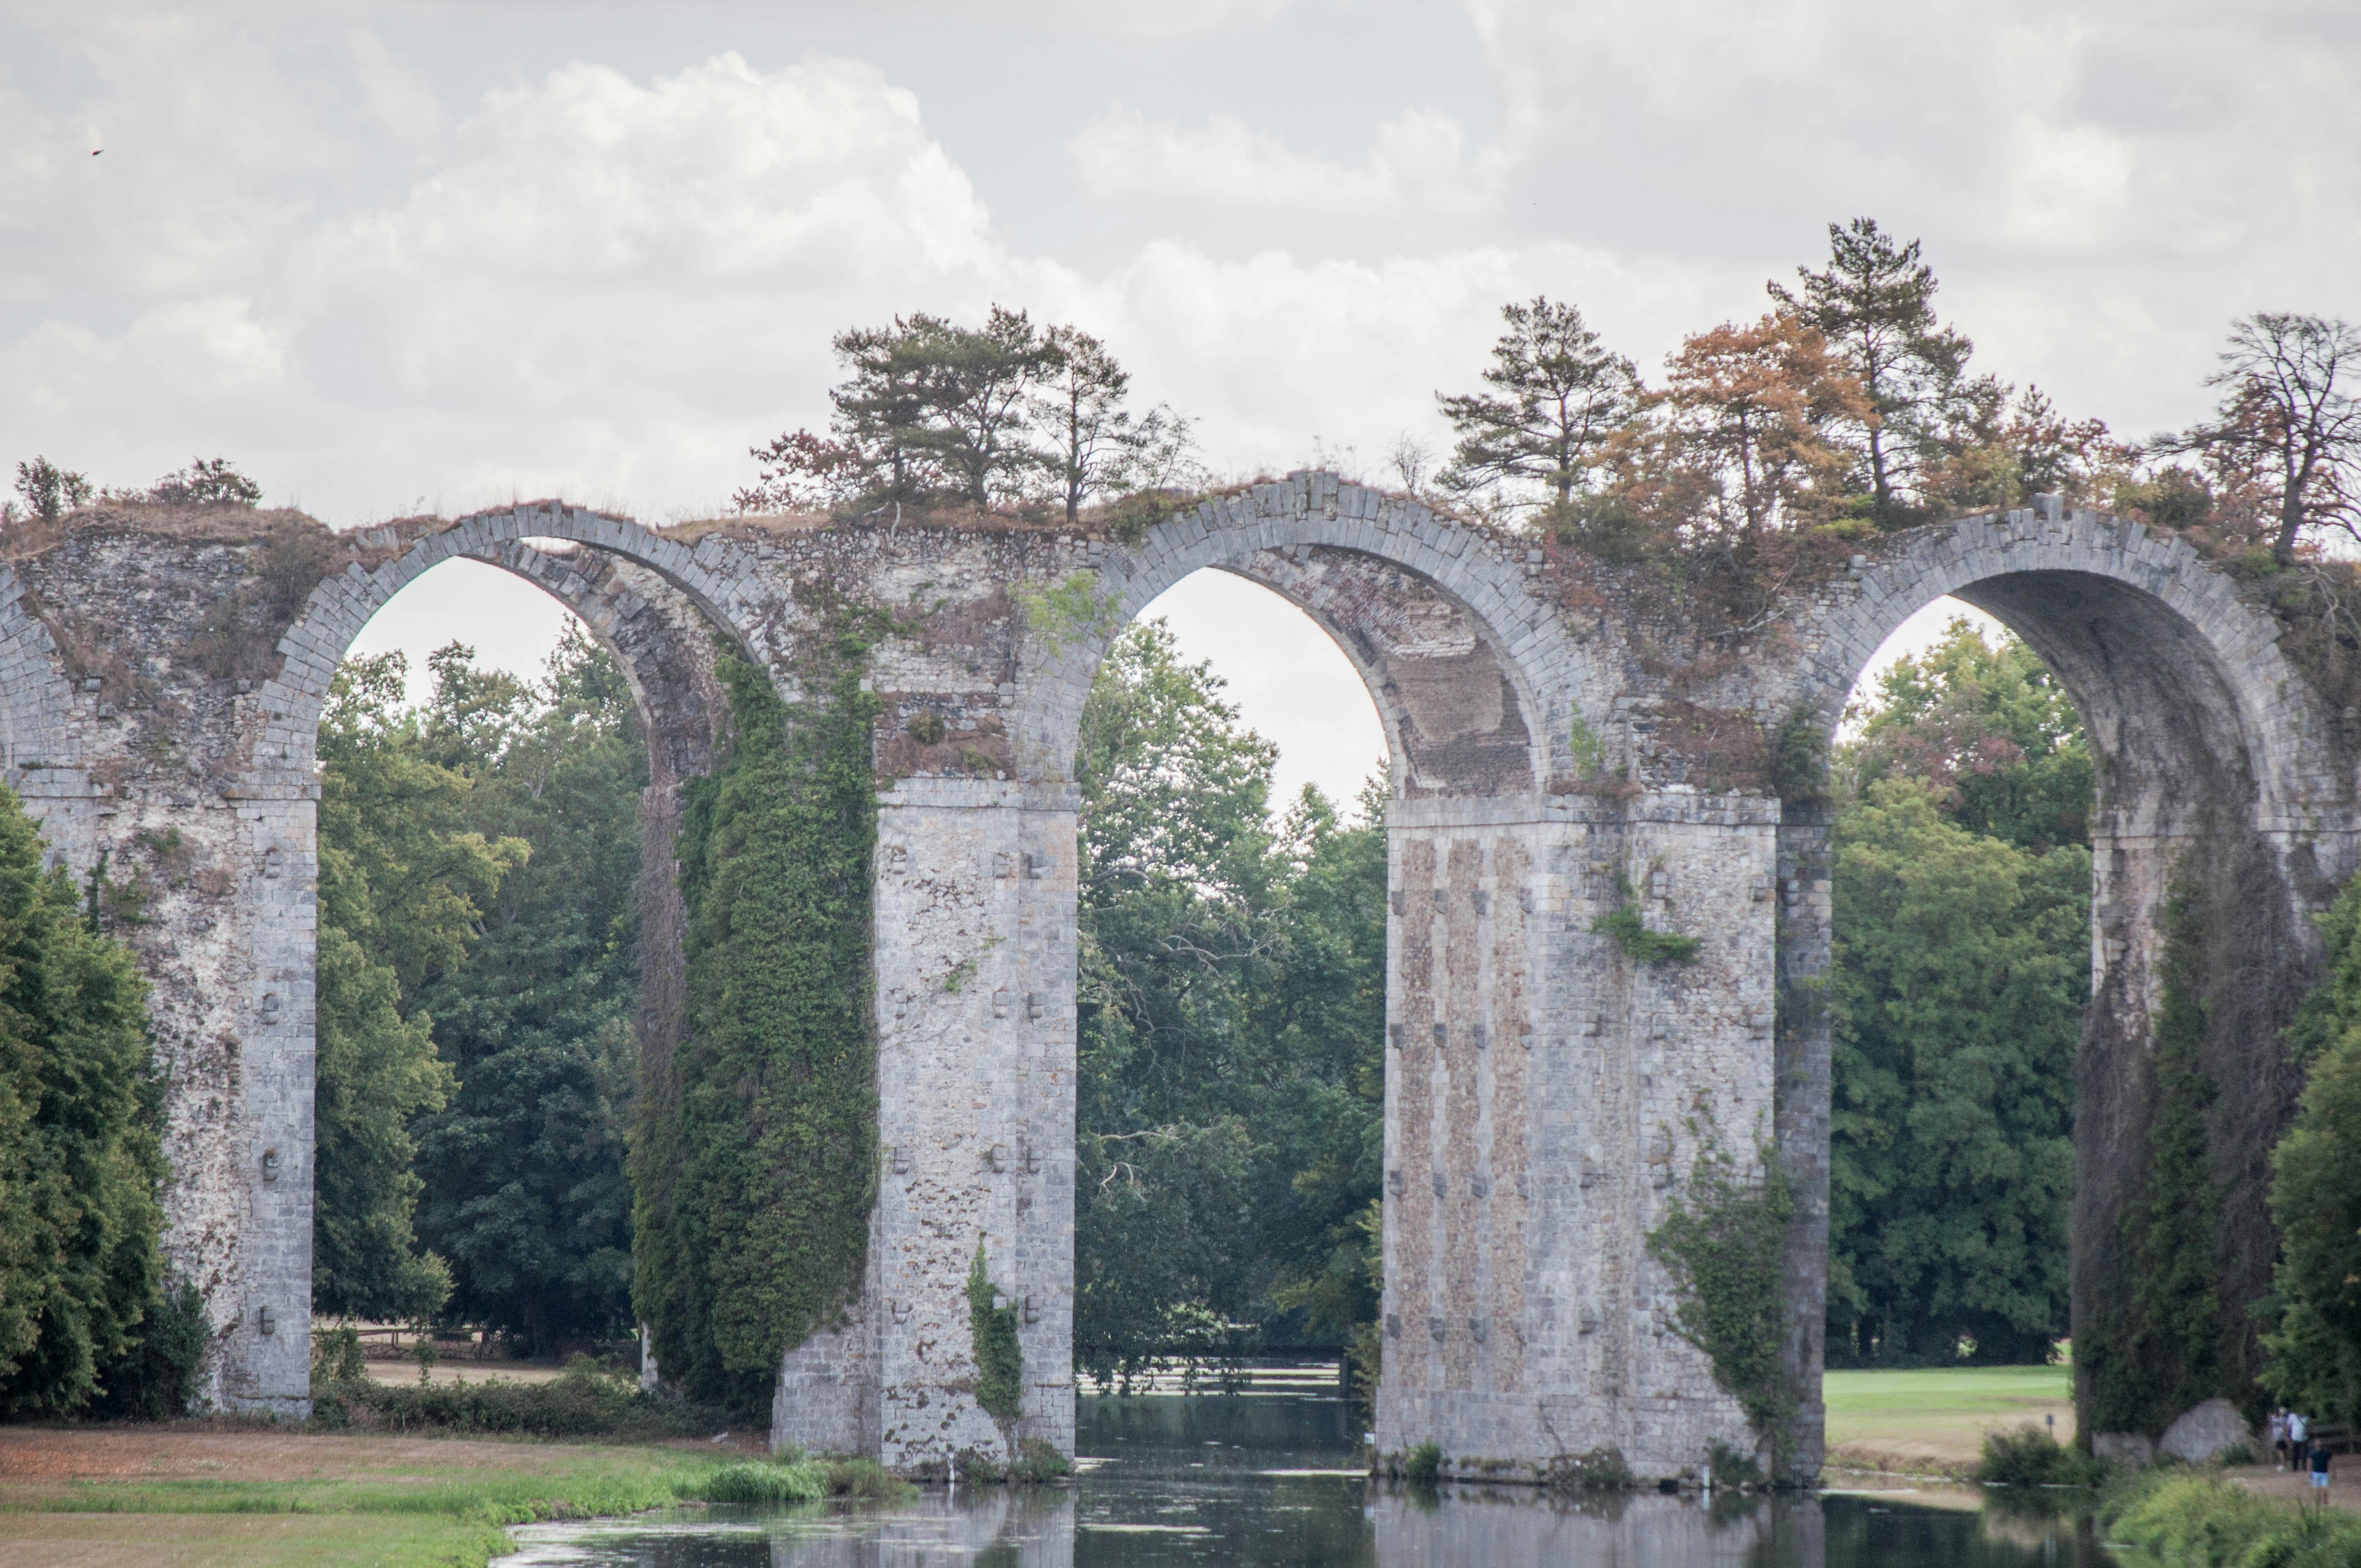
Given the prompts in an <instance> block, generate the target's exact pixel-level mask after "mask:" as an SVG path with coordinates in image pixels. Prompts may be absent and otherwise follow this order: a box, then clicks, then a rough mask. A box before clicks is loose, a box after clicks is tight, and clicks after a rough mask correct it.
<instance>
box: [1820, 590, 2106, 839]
mask: <svg viewBox="0 0 2361 1568" xmlns="http://www.w3.org/2000/svg"><path fill="white" fill-rule="evenodd" d="M1849 717H1850V718H1851V719H1852V720H1853V721H1855V722H1857V723H1858V724H1859V725H1860V730H1859V733H1858V735H1857V737H1856V738H1855V739H1854V740H1852V741H1851V742H1850V744H1849V745H1847V746H1846V747H1845V748H1844V751H1843V754H1842V757H1841V758H1840V766H1841V769H1842V772H1843V773H1845V774H1846V782H1847V784H1848V786H1849V787H1850V789H1851V790H1852V791H1853V792H1854V793H1856V794H1858V793H1860V792H1861V791H1864V790H1866V789H1867V788H1868V787H1869V786H1870V785H1872V784H1875V783H1876V782H1877V781H1878V780H1880V779H1885V778H1916V779H1923V780H1925V781H1926V782H1927V784H1931V785H1932V786H1933V787H1934V789H1935V793H1936V798H1937V801H1938V804H1939V805H1940V806H1941V807H1942V809H1943V812H1944V814H1945V815H1946V816H1948V817H1950V818H1951V819H1952V820H1953V821H1955V822H1957V823H1958V824H1959V825H1960V827H1962V828H1966V829H1967V830H1968V831H1969V832H1971V833H1979V834H1982V835H1985V836H1987V837H1990V838H1994V839H2001V840H2003V841H2004V842H2006V843H2009V844H2013V845H2015V847H2016V848H2018V849H2021V850H2032V851H2033V852H2034V853H2036V854H2041V853H2044V852H2046V851H2047V850H2049V849H2051V848H2052V847H2054V846H2056V845H2059V844H2080V845H2082V846H2084V847H2085V848H2087V847H2088V846H2089V845H2090V842H2091V825H2090V814H2091V788H2092V772H2091V748H2090V744H2089V742H2088V740H2086V739H2085V738H2084V736H2083V734H2082V727H2081V719H2080V718H2078V717H2077V716H2076V714H2075V711H2074V705H2073V702H2072V700H2071V699H2070V698H2069V697H2068V696H2067V695H2066V688H2065V687H2064V686H2063V685H2061V684H2059V679H2058V677H2057V676H2056V675H2055V674H2052V673H2051V672H2050V669H2049V666H2048V665H2047V664H2045V663H2042V662H2041V656H2040V655H2039V654H2037V653H2036V652H2034V651H2033V650H2032V649H2030V648H2028V647H2026V645H2025V644H2024V643H2023V642H2020V641H2017V640H2016V639H2015V638H2014V637H2010V638H2005V639H2004V640H2003V641H2002V642H2001V643H2000V645H1999V646H1998V647H1993V645H1991V644H1989V643H1987V642H1986V641H1984V638H1983V633H1982V631H1981V630H1978V629H1977V628H1976V627H1975V625H1974V624H1973V623H1971V622H1970V621H1968V620H1953V621H1952V622H1951V623H1950V625H1949V627H1948V628H1946V629H1945V630H1944V633H1943V636H1942V638H1941V640H1940V641H1938V642H1936V643H1935V644H1934V645H1933V646H1932V647H1930V648H1928V649H1927V651H1926V652H1923V653H1920V654H1917V655H1916V656H1914V657H1911V658H1905V659H1897V660H1895V661H1894V663H1893V664H1891V665H1889V666H1888V667H1887V668H1886V670H1885V673H1884V674H1883V675H1881V676H1880V677H1879V678H1878V685H1877V690H1876V693H1875V695H1874V696H1872V697H1870V698H1869V699H1868V700H1866V701H1865V702H1863V703H1861V704H1860V705H1858V706H1857V707H1855V708H1854V709H1853V711H1852V712H1851V714H1850V715H1849Z"/></svg>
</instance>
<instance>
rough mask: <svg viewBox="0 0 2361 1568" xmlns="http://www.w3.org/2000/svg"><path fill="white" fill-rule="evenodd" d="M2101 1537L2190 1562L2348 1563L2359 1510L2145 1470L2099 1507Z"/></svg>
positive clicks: (2324, 1567)
mask: <svg viewBox="0 0 2361 1568" xmlns="http://www.w3.org/2000/svg"><path fill="white" fill-rule="evenodd" d="M2099 1517H2100V1522H2101V1523H2102V1524H2103V1525H2104V1526H2105V1527H2106V1530H2107V1536H2108V1539H2110V1540H2113V1541H2122V1542H2124V1543H2125V1544H2126V1545H2131V1546H2136V1547H2138V1548H2140V1549H2141V1550H2142V1551H2144V1552H2150V1553H2153V1554H2155V1555H2157V1556H2159V1557H2165V1558H2169V1559H2172V1560H2173V1561H2175V1562H2176V1563H2188V1564H2191V1568H2228V1565H2230V1564H2233V1563H2235V1564H2237V1565H2238V1568H2347V1565H2348V1564H2350V1563H2354V1562H2356V1561H2361V1515H2355V1514H2351V1513H2347V1512H2345V1510H2343V1509H2341V1508H2318V1509H2316V1508H2306V1507H2303V1506H2302V1505H2301V1504H2297V1503H2284V1502H2278V1501H2275V1500H2273V1499H2270V1498H2268V1497H2260V1496H2258V1495H2257V1494H2256V1493H2253V1492H2250V1491H2248V1490H2246V1488H2245V1487H2244V1486H2239V1485H2238V1484H2237V1483H2236V1482H2235V1481H2224V1480H2220V1479H2218V1478H2216V1477H2213V1476H2209V1475H2193V1474H2191V1472H2189V1471H2187V1470H2180V1471H2177V1472H2176V1471H2161V1472H2151V1473H2149V1474H2148V1475H2145V1476H2143V1477H2141V1478H2140V1479H2139V1480H2138V1481H2136V1482H2134V1483H2133V1484H2132V1485H2131V1486H2127V1487H2125V1489H2124V1491H2123V1492H2121V1493H2120V1494H2118V1495H2116V1496H2114V1497H2110V1498H2108V1499H2107V1501H2106V1502H2105V1504H2103V1506H2102V1507H2101V1508H2100V1511H2099Z"/></svg>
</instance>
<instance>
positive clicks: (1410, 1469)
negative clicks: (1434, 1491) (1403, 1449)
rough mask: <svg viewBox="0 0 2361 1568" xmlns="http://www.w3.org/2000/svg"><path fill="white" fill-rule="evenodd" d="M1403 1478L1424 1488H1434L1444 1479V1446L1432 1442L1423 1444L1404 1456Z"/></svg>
mask: <svg viewBox="0 0 2361 1568" xmlns="http://www.w3.org/2000/svg"><path fill="white" fill-rule="evenodd" d="M1401 1473H1402V1476H1403V1478H1404V1479H1406V1480H1410V1481H1415V1482H1417V1483H1418V1484H1419V1485H1421V1486H1433V1485H1434V1484H1435V1482H1437V1481H1439V1480H1441V1479H1442V1478H1443V1445H1442V1444H1441V1443H1438V1442H1432V1441H1429V1442H1422V1443H1420V1444H1419V1445H1418V1446H1417V1447H1416V1448H1413V1449H1411V1451H1410V1452H1409V1453H1406V1454H1404V1455H1402V1465H1401Z"/></svg>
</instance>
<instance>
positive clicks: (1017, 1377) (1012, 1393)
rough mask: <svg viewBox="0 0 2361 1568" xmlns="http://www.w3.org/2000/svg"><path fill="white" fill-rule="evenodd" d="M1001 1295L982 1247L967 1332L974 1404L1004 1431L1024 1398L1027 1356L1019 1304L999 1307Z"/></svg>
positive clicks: (971, 1273) (972, 1277) (971, 1278)
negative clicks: (1019, 1333) (1022, 1342)
mask: <svg viewBox="0 0 2361 1568" xmlns="http://www.w3.org/2000/svg"><path fill="white" fill-rule="evenodd" d="M999 1295H1000V1292H999V1291H997V1290H995V1289H994V1288H993V1285H992V1279H991V1277H990V1276H988V1275H987V1274H985V1273H984V1268H983V1242H981V1241H978V1242H977V1243H976V1244H975V1262H974V1265H973V1266H972V1267H970V1268H969V1270H968V1276H967V1310H968V1332H969V1334H970V1335H971V1337H972V1341H973V1343H974V1347H975V1402H976V1403H977V1404H979V1405H982V1406H983V1408H984V1410H985V1412H986V1413H988V1414H989V1415H990V1416H991V1417H992V1419H993V1420H996V1421H998V1422H999V1423H1000V1424H1001V1425H1002V1426H1004V1427H1005V1426H1007V1425H1009V1424H1010V1423H1011V1422H1013V1421H1015V1420H1016V1416H1017V1412H1018V1409H1019V1407H1020V1406H1021V1404H1022V1402H1023V1399H1024V1397H1025V1352H1024V1349H1023V1347H1022V1346H1021V1345H1020V1344H1019V1343H1017V1334H1016V1303H1015V1302H1013V1301H1012V1302H1009V1303H1008V1304H1007V1305H1005V1306H1002V1305H998V1304H996V1303H997V1299H998V1297H999Z"/></svg>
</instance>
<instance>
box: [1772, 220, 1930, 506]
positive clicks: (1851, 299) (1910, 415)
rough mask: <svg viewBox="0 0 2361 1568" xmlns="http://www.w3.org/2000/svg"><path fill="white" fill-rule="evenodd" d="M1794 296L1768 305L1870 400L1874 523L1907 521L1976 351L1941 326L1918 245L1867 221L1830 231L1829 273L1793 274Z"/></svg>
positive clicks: (1782, 295)
mask: <svg viewBox="0 0 2361 1568" xmlns="http://www.w3.org/2000/svg"><path fill="white" fill-rule="evenodd" d="M1795 272H1796V275H1797V277H1799V278H1800V279H1801V280H1803V289H1802V291H1801V292H1800V294H1797V293H1791V292H1790V291H1787V290H1786V289H1784V288H1783V287H1782V286H1780V285H1779V284H1777V283H1772V284H1770V285H1768V288H1769V291H1770V293H1771V297H1772V298H1773V300H1774V301H1776V302H1778V303H1779V305H1780V306H1781V307H1782V308H1783V309H1784V310H1786V311H1790V312H1793V313H1795V316H1796V317H1797V318H1798V319H1799V320H1801V321H1802V322H1803V323H1804V324H1805V325H1806V326H1809V327H1811V328H1812V329H1813V330H1814V331H1816V332H1817V333H1818V334H1820V335H1821V336H1822V337H1823V338H1825V339H1826V340H1827V341H1828V346H1829V348H1830V350H1831V351H1833V352H1834V353H1835V354H1837V355H1838V356H1839V357H1841V358H1842V359H1843V360H1844V361H1845V362H1846V363H1847V365H1849V366H1850V368H1851V370H1852V373H1853V374H1854V376H1855V377H1857V378H1859V379H1860V381H1861V388H1862V389H1863V390H1864V391H1865V392H1866V393H1867V394H1868V398H1869V407H1870V411H1871V413H1872V414H1873V415H1874V418H1873V419H1872V420H1870V421H1868V422H1865V423H1864V425H1863V427H1862V432H1861V447H1862V452H1863V455H1864V456H1865V458H1866V460H1867V462H1868V466H1869V485H1870V499H1871V504H1872V508H1873V509H1874V513H1875V516H1876V518H1877V520H1878V521H1880V522H1891V521H1902V520H1904V519H1905V517H1906V507H1905V501H1906V500H1907V499H1909V497H1910V495H1911V493H1912V486H1913V485H1914V483H1915V482H1916V477H1917V475H1918V473H1919V470H1920V468H1921V466H1923V465H1924V464H1926V463H1927V462H1928V461H1930V460H1931V459H1932V458H1933V457H1934V456H1935V455H1937V454H1938V452H1939V450H1940V444H1941V434H1942V430H1943V425H1944V422H1945V420H1946V417H1947V413H1948V407H1949V399H1950V398H1951V397H1952V396H1953V395H1954V393H1955V391H1956V390H1957V389H1958V388H1959V386H1960V380H1961V377H1962V375H1963V373H1964V371H1965V368H1966V366H1967V361H1968V356H1969V355H1970V354H1971V352H1972V351H1973V349H1974V346H1975V345H1973V344H1971V343H1970V342H1969V341H1968V339H1967V338H1966V337H1964V336H1962V335H1961V334H1959V333H1958V332H1955V331H1953V330H1951V329H1950V328H1949V327H1945V326H1942V325H1940V324H1938V322H1937V320H1936V316H1935V303H1934V301H1935V290H1936V282H1935V269H1933V268H1932V267H1929V266H1928V265H1927V263H1926V262H1925V261H1924V260H1922V259H1920V257H1919V252H1918V242H1917V241H1916V240H1915V239H1914V240H1912V241H1911V242H1910V243H1909V244H1907V245H1897V244H1895V243H1894V239H1893V238H1892V236H1889V235H1887V234H1886V233H1885V232H1884V231H1883V230H1882V229H1880V228H1879V227H1878V226H1877V222H1876V220H1875V219H1873V218H1855V219H1854V220H1853V221H1852V222H1851V223H1850V224H1849V225H1838V224H1830V225H1828V266H1827V267H1825V268H1823V269H1820V270H1819V271H1817V272H1815V271H1812V270H1811V269H1808V268H1803V267H1799V268H1797V269H1795Z"/></svg>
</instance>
